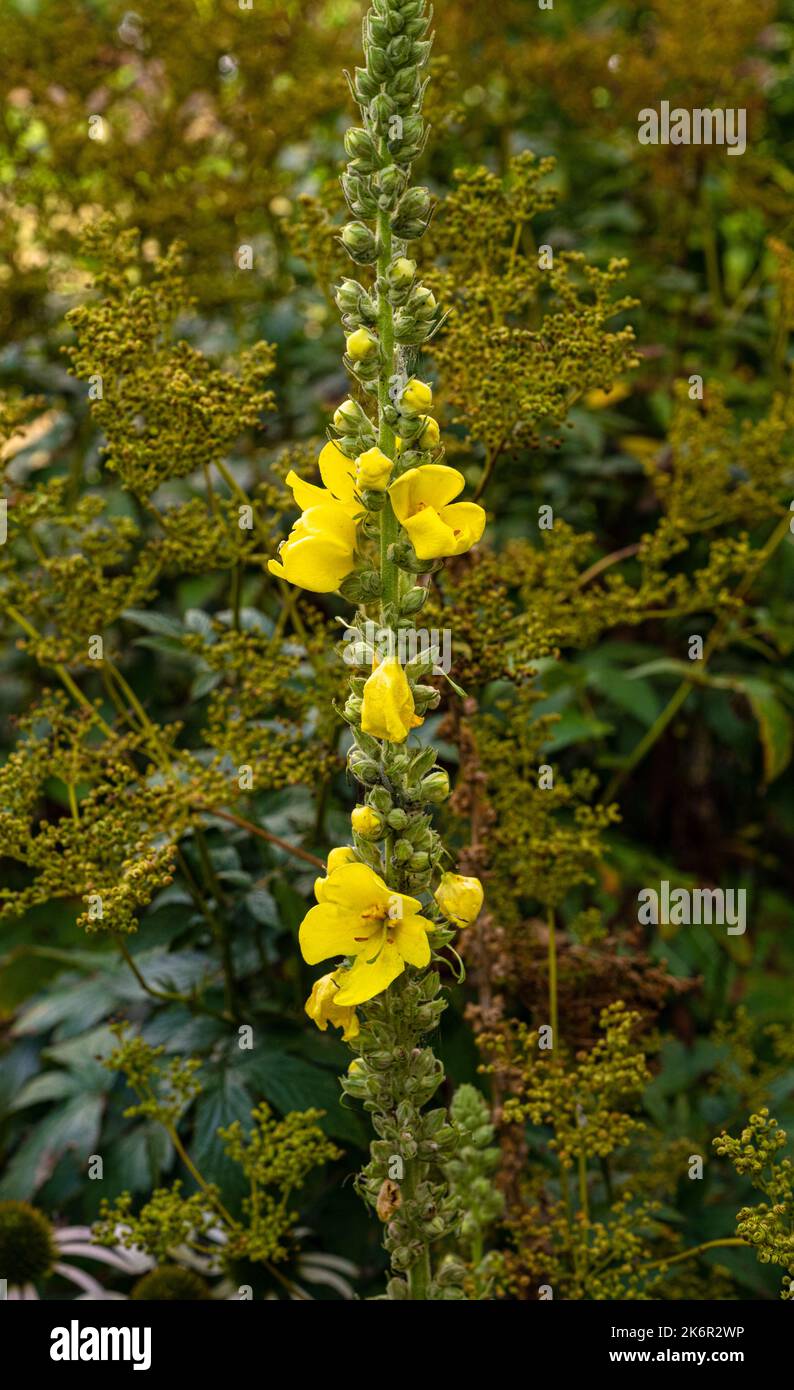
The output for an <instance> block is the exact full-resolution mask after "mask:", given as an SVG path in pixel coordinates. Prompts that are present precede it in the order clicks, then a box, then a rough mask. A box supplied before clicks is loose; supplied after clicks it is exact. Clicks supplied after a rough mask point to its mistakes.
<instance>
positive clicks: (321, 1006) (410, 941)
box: [300, 850, 433, 1037]
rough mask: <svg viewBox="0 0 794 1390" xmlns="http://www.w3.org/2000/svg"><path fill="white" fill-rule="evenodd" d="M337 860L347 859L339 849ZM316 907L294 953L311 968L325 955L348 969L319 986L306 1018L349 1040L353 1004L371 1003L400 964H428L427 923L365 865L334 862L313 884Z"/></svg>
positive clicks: (412, 903) (415, 905) (413, 902)
mask: <svg viewBox="0 0 794 1390" xmlns="http://www.w3.org/2000/svg"><path fill="white" fill-rule="evenodd" d="M338 853H340V854H346V853H347V854H350V855H352V854H353V851H352V850H350V851H341V852H338ZM314 896H315V897H316V899H317V906H316V907H312V908H310V909H309V911H308V912H307V914H306V916H305V917H304V919H303V922H302V923H301V928H300V948H301V952H302V955H303V959H304V960H305V961H306V962H307V964H309V965H317V964H318V962H319V961H321V960H327V959H328V957H329V956H345V957H348V958H350V959H351V963H350V964H349V965H346V966H344V967H342V968H341V969H339V970H335V971H334V972H333V973H332V974H331V975H326V976H324V977H323V979H322V980H319V981H318V982H317V984H316V985H315V986H314V989H313V990H312V994H311V997H310V999H309V1002H308V1003H307V1005H306V1012H307V1013H308V1014H309V1016H310V1017H311V1018H313V1019H314V1020H315V1022H316V1023H318V1026H319V1027H321V1028H323V1027H324V1026H327V1023H328V1022H331V1023H335V1024H337V1026H342V1027H344V1028H345V1030H346V1031H345V1036H346V1037H352V1036H354V1035H355V1033H354V1032H351V1029H353V1030H357V1027H358V1023H357V1020H355V1017H354V1015H353V1014H352V1009H353V1007H354V1006H355V1005H356V1004H363V1003H365V1002H366V1000H368V999H374V997H375V995H376V994H380V993H381V992H382V991H383V990H384V989H387V988H388V986H389V985H390V984H391V982H392V980H396V979H397V976H398V975H401V974H402V972H403V971H404V970H405V967H406V964H408V965H415V966H418V967H420V968H421V967H423V966H426V965H429V964H430V943H429V940H428V934H429V933H430V932H431V931H432V930H433V924H432V922H429V921H427V919H426V918H424V917H422V916H421V903H419V901H418V900H417V899H416V898H411V897H408V896H407V895H406V894H405V893H397V892H394V890H393V889H391V888H388V887H387V885H386V884H385V883H384V882H383V879H382V878H380V876H379V875H378V874H376V873H375V871H374V870H373V869H370V868H369V866H368V865H366V864H361V863H358V862H340V860H339V858H337V859H336V860H335V861H334V862H333V867H332V866H331V861H330V860H329V871H328V875H327V877H326V878H318V879H317V881H316V883H315V885H314Z"/></svg>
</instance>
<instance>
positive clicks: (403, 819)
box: [386, 806, 408, 830]
mask: <svg viewBox="0 0 794 1390" xmlns="http://www.w3.org/2000/svg"><path fill="white" fill-rule="evenodd" d="M386 824H387V825H388V826H389V829H390V830H404V829H405V827H406V825H407V824H408V816H407V813H406V812H405V811H404V810H403V809H402V806H395V807H394V809H393V810H391V811H389V814H388V815H387V817H386Z"/></svg>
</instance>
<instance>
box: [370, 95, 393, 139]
mask: <svg viewBox="0 0 794 1390" xmlns="http://www.w3.org/2000/svg"><path fill="white" fill-rule="evenodd" d="M395 113H396V107H395V105H394V102H393V101H392V99H391V97H388V96H387V95H386V93H385V92H380V93H379V95H378V96H376V97H375V99H374V101H373V102H371V104H370V108H369V114H370V120H371V121H372V124H373V125H374V126H375V127H376V129H377V130H378V132H379V133H380V134H382V133H384V132H386V131H388V128H389V121H390V120H391V118H392V116H393V115H395Z"/></svg>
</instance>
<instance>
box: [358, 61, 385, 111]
mask: <svg viewBox="0 0 794 1390" xmlns="http://www.w3.org/2000/svg"><path fill="white" fill-rule="evenodd" d="M379 89H380V83H379V82H377V81H376V79H375V78H374V77H372V76H371V74H370V73H368V72H367V70H366V68H356V77H355V82H354V84H353V90H354V91H355V94H356V101H357V102H358V103H359V105H360V106H365V105H366V103H367V102H368V101H371V100H372V98H373V97H374V96H377V94H378V91H379Z"/></svg>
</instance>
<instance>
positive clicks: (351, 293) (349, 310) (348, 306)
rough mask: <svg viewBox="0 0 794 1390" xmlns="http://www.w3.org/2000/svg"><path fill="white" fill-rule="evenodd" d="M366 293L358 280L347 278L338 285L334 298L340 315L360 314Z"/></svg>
mask: <svg viewBox="0 0 794 1390" xmlns="http://www.w3.org/2000/svg"><path fill="white" fill-rule="evenodd" d="M364 230H365V231H366V230H367V228H366V227H365V228H364ZM342 240H343V241H344V233H343V234H342ZM366 293H367V292H366V290H365V289H364V286H363V285H360V284H359V283H358V280H348V279H347V278H345V279H344V280H343V281H342V283H341V285H337V288H336V293H335V295H334V298H335V299H336V304H337V308H338V309H339V311H340V313H342V314H358V313H360V312H361V301H362V299H363V298H365V297H366Z"/></svg>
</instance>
